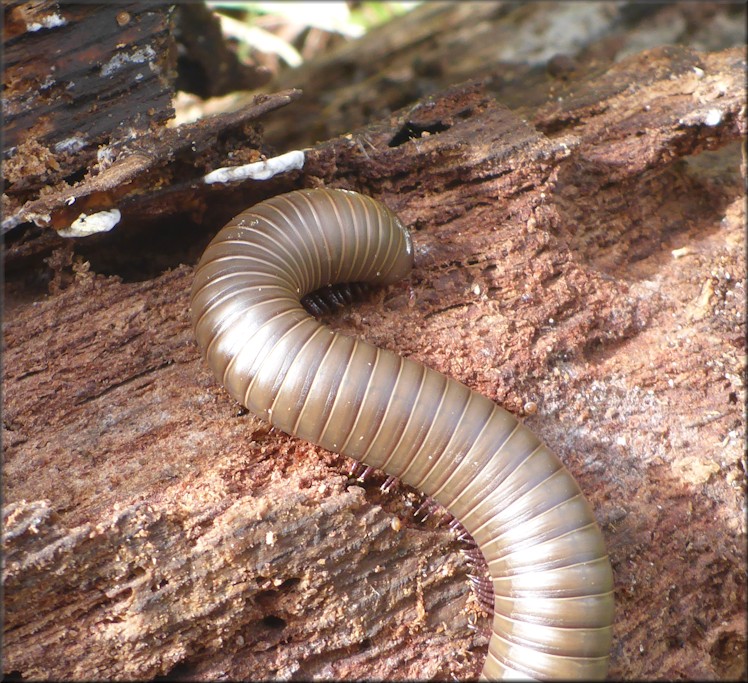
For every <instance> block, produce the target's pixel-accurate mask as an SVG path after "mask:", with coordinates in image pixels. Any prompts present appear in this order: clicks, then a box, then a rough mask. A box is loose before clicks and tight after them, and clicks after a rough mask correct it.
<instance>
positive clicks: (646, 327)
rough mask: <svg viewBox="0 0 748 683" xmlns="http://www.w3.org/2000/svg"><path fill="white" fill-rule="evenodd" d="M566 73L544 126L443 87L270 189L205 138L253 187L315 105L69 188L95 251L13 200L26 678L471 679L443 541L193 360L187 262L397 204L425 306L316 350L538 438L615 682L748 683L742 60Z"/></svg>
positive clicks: (488, 86)
mask: <svg viewBox="0 0 748 683" xmlns="http://www.w3.org/2000/svg"><path fill="white" fill-rule="evenodd" d="M429 11H435V10H429ZM564 73H567V72H564ZM574 73H575V75H573V76H571V75H569V77H568V78H566V76H565V77H564V78H563V79H560V80H559V79H556V80H554V81H553V82H552V91H553V92H552V96H551V97H546V98H545V99H544V100H542V102H540V103H538V105H537V106H535V107H533V108H530V107H528V108H527V109H526V110H522V111H512V110H511V109H509V108H507V107H506V106H504V105H502V104H500V103H499V102H497V100H496V98H495V91H494V90H493V86H492V82H491V80H490V79H489V80H488V81H485V80H484V81H482V82H481V81H474V82H470V83H465V84H462V85H458V86H452V87H449V88H445V89H441V90H439V91H438V92H436V93H434V94H432V95H430V96H428V97H425V98H422V99H420V100H419V101H418V102H416V103H414V104H412V105H409V106H407V107H405V108H403V109H400V110H398V111H395V112H393V113H391V114H385V115H383V116H382V117H381V118H379V119H377V120H375V121H374V122H373V123H370V124H367V125H366V126H364V127H363V128H360V129H358V130H356V131H354V132H353V133H352V134H343V135H338V136H335V137H331V138H330V139H326V140H325V141H324V142H322V143H319V144H317V145H315V146H313V147H312V148H310V149H308V150H307V152H306V159H305V165H304V168H303V169H302V170H300V171H294V172H291V173H287V174H283V175H281V176H278V177H276V178H274V179H272V180H271V181H269V182H267V183H258V182H257V181H244V182H241V183H236V184H231V185H225V186H219V187H213V186H207V185H205V184H204V183H202V182H201V178H202V176H203V174H204V173H205V172H207V171H208V170H212V168H215V167H217V166H219V165H222V164H224V165H228V163H227V160H228V159H229V157H228V154H229V145H228V144H227V145H225V146H223V147H222V146H220V145H218V146H215V145H211V144H210V141H211V140H215V139H219V140H220V139H221V135H222V134H224V133H225V137H224V138H223V139H225V140H226V139H233V140H234V141H235V142H237V144H238V148H237V149H235V150H233V152H234V153H235V155H236V156H235V157H232V158H234V159H235V160H236V162H237V163H244V162H246V161H253V160H255V159H257V158H259V156H260V154H261V152H262V149H263V144H264V143H263V140H262V137H261V133H260V129H259V127H258V126H257V119H258V117H259V116H263V117H264V118H263V120H268V116H276V114H278V113H279V111H283V110H278V108H279V107H281V106H283V105H289V106H288V107H286V110H287V111H289V112H291V111H292V110H293V107H295V106H297V104H296V103H297V102H298V99H296V98H298V93H297V92H296V91H293V90H290V91H285V92H282V93H279V94H277V95H271V96H269V97H265V98H264V99H260V100H256V99H255V100H251V101H249V103H244V105H243V107H242V108H241V109H240V112H239V113H235V114H228V115H224V116H223V117H218V118H217V119H214V120H208V121H205V122H200V123H198V124H193V127H192V128H185V129H182V130H180V129H158V130H156V131H153V132H152V133H149V134H148V135H147V136H146V137H144V138H143V139H142V140H141V141H140V142H141V143H142V145H143V146H144V147H141V148H145V149H147V150H149V153H148V154H144V155H142V156H141V157H138V156H136V155H134V154H132V153H130V152H128V153H127V154H124V155H122V156H121V157H119V158H118V162H119V163H120V164H122V165H123V167H126V165H127V164H134V163H136V162H137V160H138V159H139V158H142V159H145V160H147V163H146V167H145V168H144V169H142V171H141V170H139V171H138V172H137V173H132V174H129V175H128V174H127V173H124V174H123V175H122V176H116V175H110V176H109V178H108V179H107V178H106V177H105V178H104V179H101V175H103V174H104V173H105V171H104V172H102V173H101V174H98V175H96V174H92V176H91V178H88V179H82V180H81V181H80V182H79V183H76V184H74V185H73V186H72V187H70V188H68V191H71V192H74V193H76V197H77V199H76V203H78V202H81V203H83V202H85V201H90V202H95V206H96V208H101V207H105V206H108V205H107V204H106V201H107V198H108V201H109V202H110V204H109V206H110V205H111V202H114V204H115V205H118V206H121V207H123V221H122V223H121V224H120V225H119V226H118V227H117V228H116V229H115V230H113V231H112V232H111V233H107V234H102V235H99V236H95V237H91V238H86V239H83V240H80V241H74V242H73V241H70V240H65V239H64V238H62V237H59V236H58V234H57V232H56V231H55V229H56V228H59V227H62V226H64V225H66V224H69V221H70V218H71V215H72V214H70V213H66V212H67V211H68V209H69V208H70V207H69V206H68V205H67V204H66V203H65V201H64V194H63V190H64V188H63V187H62V186H61V185H60V186H55V187H53V188H52V191H50V192H48V193H44V195H47V196H43V195H39V196H38V197H31V195H28V196H24V202H23V204H22V205H20V204H19V206H18V207H17V210H18V211H26V213H25V214H22V215H21V214H19V215H21V218H19V223H18V225H17V226H16V228H15V229H14V231H13V232H12V233H10V234H9V242H8V248H7V254H6V314H5V324H4V344H5V350H4V363H3V389H4V391H3V394H4V411H3V429H4V431H3V441H4V456H5V457H4V465H3V466H4V472H3V474H4V476H3V494H4V508H3V515H4V525H3V531H4V535H3V543H4V547H3V550H4V558H5V562H4V572H3V581H4V591H5V631H4V658H3V671H4V674H5V675H7V676H11V677H15V678H22V679H24V680H27V679H56V678H65V679H91V678H96V679H122V678H138V679H149V678H155V677H159V676H168V677H169V679H170V680H171V679H173V680H181V679H184V680H214V679H216V678H219V677H226V678H230V679H268V678H296V679H305V680H308V679H310V678H312V677H319V678H323V677H324V678H362V677H366V678H380V679H385V678H395V679H413V678H430V677H431V678H441V679H445V678H448V677H452V676H455V677H473V676H476V675H477V674H478V673H479V671H480V668H481V666H482V659H483V656H484V652H485V647H486V644H487V637H486V628H487V624H488V619H489V616H488V615H487V614H485V613H484V612H483V611H482V610H481V609H480V607H479V605H477V602H476V601H475V599H474V598H473V596H472V595H471V593H470V588H469V582H468V581H467V578H466V571H467V567H466V563H465V560H464V559H463V557H462V556H461V554H460V548H461V544H460V542H459V541H457V540H456V539H455V538H454V537H453V535H452V534H451V533H450V532H449V531H448V530H447V529H445V528H444V527H441V526H439V524H438V516H434V517H432V518H431V519H430V520H428V521H426V522H425V523H422V522H420V521H418V520H416V519H414V518H413V514H412V513H413V510H414V509H415V508H416V507H417V506H418V505H420V503H421V502H422V499H421V498H420V497H419V495H418V494H417V493H416V492H414V491H411V490H408V489H406V488H405V487H403V486H399V485H398V486H396V487H394V489H393V490H392V491H390V492H388V493H382V492H380V491H379V489H378V484H379V483H381V479H378V478H377V477H374V478H373V479H371V480H369V481H367V482H363V483H362V482H358V481H355V480H353V479H351V478H350V477H348V476H347V475H346V470H347V467H348V466H349V462H348V461H347V460H346V459H345V458H342V457H339V456H335V455H332V454H329V453H327V452H324V451H322V450H321V449H318V448H315V447H312V446H310V445H309V444H306V443H304V442H300V441H298V440H295V439H292V438H290V437H287V436H285V435H283V434H280V433H278V432H276V431H275V430H272V429H269V428H268V426H267V425H265V424H264V423H262V422H260V421H259V420H257V419H256V418H254V417H252V416H251V415H248V414H246V413H245V412H244V411H243V410H241V409H240V408H239V407H238V406H237V405H236V404H233V403H232V401H231V400H230V399H229V398H228V396H227V395H226V394H225V392H223V391H222V390H221V388H220V387H218V386H217V385H216V383H215V381H214V379H213V378H212V376H211V374H210V373H209V371H208V370H207V368H206V367H205V365H204V364H203V362H202V361H201V359H200V358H199V355H198V353H197V349H196V347H195V345H194V342H193V340H192V335H191V331H190V328H189V314H188V310H187V309H188V294H189V288H190V284H191V278H192V272H193V265H194V263H195V261H196V259H197V256H198V255H199V252H200V251H201V249H202V247H203V246H204V244H205V242H206V241H207V239H209V237H210V236H211V234H213V233H214V232H215V230H216V229H217V228H218V227H220V221H221V220H223V219H225V218H228V217H229V216H230V215H232V213H234V212H235V211H236V210H238V209H239V208H241V203H242V202H244V203H251V202H252V201H257V200H259V199H261V198H263V197H264V196H268V195H270V194H275V193H278V192H281V191H286V190H290V189H294V188H296V187H310V186H320V185H325V186H332V187H347V188H350V189H355V190H359V191H363V192H366V193H368V194H371V195H372V196H375V197H377V198H379V199H381V200H382V201H384V202H385V203H386V204H387V205H388V206H390V207H391V208H392V209H393V210H395V211H396V212H397V213H398V214H399V215H400V216H401V217H402V219H403V220H404V222H405V223H406V224H407V225H409V226H410V227H411V229H412V230H413V234H414V243H415V246H416V268H415V271H414V273H413V275H412V277H411V278H410V279H409V280H408V281H406V282H403V283H400V284H398V285H394V286H392V287H390V288H387V289H383V290H379V291H376V292H374V293H372V294H371V295H370V296H369V297H368V298H366V299H365V300H364V301H362V302H361V303H360V304H358V305H356V306H355V307H352V308H349V309H345V310H343V311H340V312H338V313H335V314H333V315H330V316H329V319H328V321H327V322H329V324H331V325H333V326H334V327H335V328H336V329H338V330H341V331H344V332H346V333H349V334H353V335H358V336H361V337H365V338H366V339H367V340H369V341H371V342H373V343H375V344H379V345H381V346H383V347H386V348H390V349H392V350H395V351H397V352H399V353H401V354H404V355H407V356H410V357H412V358H415V359H417V360H420V361H422V362H424V363H425V364H427V365H429V366H431V367H434V368H436V369H438V370H440V371H442V372H444V373H446V374H449V375H450V376H452V377H455V378H456V379H458V380H461V381H463V382H465V383H466V384H468V385H469V386H471V387H472V388H474V389H477V390H478V391H480V392H482V393H484V394H486V395H488V396H490V397H491V398H493V399H495V400H497V401H498V402H500V403H502V404H503V405H505V406H506V407H507V408H508V409H509V410H512V411H513V412H515V413H516V414H519V415H523V416H525V417H526V421H527V423H528V424H529V426H530V427H531V428H532V429H534V430H535V431H537V433H538V434H539V435H540V436H541V437H542V438H543V439H544V440H545V441H546V442H547V443H548V444H549V445H550V446H551V447H552V448H553V449H555V450H556V451H557V452H558V453H559V455H560V456H561V458H562V459H563V460H564V461H565V462H566V463H567V465H568V467H569V469H570V470H571V471H572V472H573V474H574V475H575V477H577V479H578V481H579V483H580V485H581V487H582V489H583V490H584V491H585V493H586V494H587V495H588V497H589V499H590V501H591V503H592V505H593V508H594V509H595V510H596V513H597V515H598V519H599V520H600V522H601V524H602V526H603V528H604V531H605V535H606V539H607V541H608V544H609V549H610V553H611V559H612V562H613V569H614V572H615V577H616V598H617V613H616V623H615V644H614V649H613V652H612V666H611V676H612V677H615V678H651V677H663V678H680V679H685V678H690V679H701V678H720V679H728V678H737V677H741V676H745V658H744V652H745V645H746V628H745V621H744V606H745V600H746V590H745V576H746V561H745V552H744V550H745V540H746V536H745V533H746V529H745V518H744V514H743V505H744V499H745V498H744V497H745V461H744V459H743V443H744V438H745V421H744V416H743V412H742V408H741V406H742V405H743V404H744V399H745V395H744V386H743V375H744V366H745V360H744V359H745V337H744V325H745V234H744V223H745V210H744V202H745V160H744V157H742V156H741V154H742V147H741V141H744V139H745V134H746V119H745V104H744V102H745V100H744V90H743V88H744V82H745V73H746V65H745V50H744V48H742V47H740V48H732V49H726V50H719V51H711V52H708V51H697V50H694V49H690V48H687V47H677V46H673V47H667V48H658V49H652V50H647V51H644V52H636V53H634V54H632V55H630V56H629V57H626V58H624V59H622V60H621V61H619V62H617V63H615V64H609V65H606V68H605V69H598V70H596V69H590V70H589V71H586V72H583V73H579V72H574ZM481 75H483V76H485V74H481ZM545 87H546V89H547V88H548V87H550V86H545ZM276 110H278V111H276ZM242 112H243V113H242ZM273 125H275V124H273ZM170 130H171V131H172V132H170ZM239 131H244V132H245V133H246V134H247V135H246V139H245V140H244V141H243V143H239V138H240V132H239ZM169 136H171V137H169ZM232 136H233V137H232ZM185 140H187V141H188V142H185ZM195 140H201V141H202V143H201V144H202V146H200V145H198V147H199V150H198V151H197V152H195V153H194V154H193V153H192V152H191V150H192V143H193V142H194V141H195ZM166 141H168V142H166ZM179 145H181V146H179ZM175 146H177V147H178V150H177V151H174V148H175ZM159 150H160V152H159ZM741 169H742V174H741ZM109 172H110V173H112V172H111V170H110V171H109ZM167 178H169V179H171V181H172V182H170V183H165V182H164V180H165V179H167ZM133 179H134V180H133ZM133 182H134V183H135V188H134V186H133V184H132V183H133ZM97 183H99V185H97ZM107 183H108V185H107ZM91 197H93V198H94V199H88V200H87V199H86V198H91ZM44 201H48V202H49V204H48V205H44V206H42V205H41V204H36V205H33V206H35V208H34V209H33V210H31V209H29V206H32V205H31V204H29V202H44ZM81 205H82V204H81ZM24 207H25V208H24ZM75 208H76V211H77V210H79V207H78V206H76V207H75ZM42 213H48V214H49V216H50V219H49V220H48V221H47V220H41V221H39V223H40V225H30V224H28V223H27V222H28V221H31V220H34V216H35V215H40V214H42ZM201 221H203V226H202V228H201V227H200V223H201ZM19 226H20V227H19ZM19 231H20V234H18V233H19ZM180 262H181V263H180Z"/></svg>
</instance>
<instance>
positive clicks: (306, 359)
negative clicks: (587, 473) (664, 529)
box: [191, 189, 613, 680]
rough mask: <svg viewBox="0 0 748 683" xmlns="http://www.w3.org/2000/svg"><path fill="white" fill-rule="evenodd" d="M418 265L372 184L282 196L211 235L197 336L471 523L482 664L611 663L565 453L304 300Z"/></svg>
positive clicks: (365, 458) (590, 550)
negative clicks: (486, 629) (479, 567)
mask: <svg viewBox="0 0 748 683" xmlns="http://www.w3.org/2000/svg"><path fill="white" fill-rule="evenodd" d="M412 265H413V248H412V243H411V240H410V237H409V235H408V232H407V230H405V228H404V227H403V226H402V224H401V223H400V221H399V220H398V219H397V217H396V216H395V215H394V214H393V213H392V212H390V211H389V210H388V209H387V208H386V207H385V206H383V205H382V204H380V203H379V202H376V201H375V200H373V199H371V198H369V197H365V196H363V195H360V194H357V193H355V192H349V191H345V190H325V189H317V190H300V191H296V192H291V193H288V194H285V195H280V196H277V197H274V198H272V199H269V200H267V201H264V202H261V203H259V204H257V205H255V206H253V207H252V208H250V209H247V210H246V211H244V212H242V213H241V214H239V215H238V216H236V217H235V218H234V219H232V220H231V221H230V222H229V223H228V224H227V225H226V226H225V227H224V228H223V229H222V230H221V231H220V232H219V233H218V234H217V235H216V237H215V238H214V239H213V241H212V242H211V243H210V244H209V245H208V247H207V249H206V250H205V253H204V254H203V257H202V259H201V261H200V263H199V264H198V267H197V271H196V275H195V281H194V284H193V289H192V305H191V307H192V323H193V327H194V330H195V335H196V338H197V342H198V345H199V347H200V349H201V350H202V352H203V354H204V355H205V358H206V359H207V361H208V365H209V366H210V367H211V369H212V370H213V372H214V373H215V376H216V377H217V379H218V380H219V381H220V382H221V383H222V384H223V385H224V386H225V387H226V389H227V390H228V392H229V393H230V394H231V396H233V397H234V398H235V399H236V400H237V401H239V402H240V403H242V404H243V405H245V406H246V407H247V408H248V409H249V410H251V411H252V412H253V413H255V414H256V415H258V416H260V417H262V418H264V419H266V420H268V421H269V422H271V423H272V424H273V425H274V426H276V427H278V428H279V429H282V430H283V431H285V432H288V433H289V434H293V435H296V436H299V437H301V438H303V439H307V440H308V441H311V442H313V443H315V444H317V445H319V446H322V447H323V448H326V449H328V450H331V451H335V452H337V453H343V454H345V455H348V456H350V457H352V458H356V459H357V460H359V461H361V462H363V463H365V464H366V465H368V466H371V467H375V468H378V469H381V470H384V471H385V472H386V473H387V474H390V475H393V476H395V477H399V478H400V479H402V480H403V481H405V482H406V483H407V484H410V485H412V486H414V487H416V488H418V489H420V490H422V491H423V492H425V493H426V494H427V495H429V496H431V497H433V498H434V499H435V500H437V501H438V502H439V503H440V504H442V505H443V506H444V507H446V508H447V509H448V510H449V512H450V513H451V514H452V515H454V516H455V517H456V518H457V519H458V520H459V521H460V522H461V523H462V524H463V525H464V527H465V528H466V529H467V530H468V531H469V533H470V534H471V535H472V536H473V538H474V539H475V541H476V542H477V544H478V547H479V548H480V550H481V552H482V553H483V555H484V556H485V558H486V562H487V564H488V570H489V574H490V577H491V582H492V585H493V590H494V621H493V632H492V635H491V638H490V642H489V652H488V656H487V658H486V662H485V664H484V668H483V672H482V677H483V678H484V679H487V680H498V679H506V678H510V679H511V678H537V679H549V678H551V679H552V678H560V679H582V680H592V679H602V678H604V677H605V675H606V672H607V666H608V655H609V651H610V644H611V628H612V620H613V575H612V571H611V567H610V562H609V560H608V556H607V553H606V549H605V544H604V541H603V537H602V534H601V532H600V529H599V527H598V526H597V523H596V522H595V519H594V516H593V514H592V510H591V509H590V506H589V504H588V503H587V501H586V500H585V499H584V496H583V495H582V493H581V491H580V489H579V487H578V486H577V484H576V482H575V481H574V479H573V478H572V476H571V475H570V474H569V472H568V471H567V470H566V468H565V467H564V466H563V464H562V463H561V461H560V460H559V459H558V458H557V457H556V456H555V455H554V454H552V453H551V452H550V451H549V450H548V448H547V447H546V446H545V445H544V444H542V443H541V442H540V440H539V439H538V438H537V437H536V436H535V435H534V434H533V433H532V432H531V431H530V430H529V429H528V428H527V427H525V426H524V425H523V424H522V423H521V422H519V421H518V420H517V419H516V418H515V417H514V416H513V415H511V414H510V413H509V412H507V411H506V410H504V409H503V408H501V407H499V406H498V405H496V404H495V403H494V402H493V401H491V400H489V399H488V398H486V397H484V396H482V395H480V394H478V393H476V392H474V391H472V390H470V389H469V388H468V387H466V386H465V385H463V384H461V383H459V382H457V381H455V380H452V379H449V378H447V377H446V376H444V375H442V374H441V373H439V372H436V371H434V370H431V369H429V368H427V367H425V366H423V365H421V364H420V363H417V362H415V361H412V360H410V359H406V358H401V357H400V356H398V355H397V354H395V353H392V352H390V351H386V350H383V349H379V348H377V347H375V346H372V345H371V344H368V343H366V342H364V341H361V340H358V339H354V338H351V337H348V336H345V335H342V334H339V333H336V332H333V331H332V330H331V329H329V328H328V327H326V326H324V325H322V324H320V323H319V322H318V321H317V320H315V319H314V318H313V317H312V316H310V315H309V314H308V313H307V312H306V310H304V308H303V307H302V305H301V303H300V300H301V298H302V297H303V296H305V295H306V294H308V293H309V292H312V291H314V290H316V289H319V288H320V287H324V286H326V285H331V284H336V283H344V282H367V283H372V284H389V283H392V282H395V281H397V280H399V279H401V278H403V277H404V276H406V275H407V273H408V272H409V271H410V269H411V268H412Z"/></svg>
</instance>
